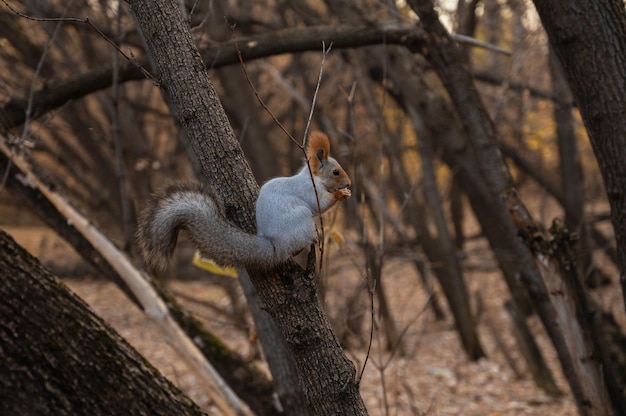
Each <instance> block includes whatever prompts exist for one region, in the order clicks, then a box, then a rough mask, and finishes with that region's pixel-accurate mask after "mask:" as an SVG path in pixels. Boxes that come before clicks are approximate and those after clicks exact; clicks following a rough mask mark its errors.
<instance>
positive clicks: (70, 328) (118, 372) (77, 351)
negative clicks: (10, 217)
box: [0, 230, 203, 415]
mask: <svg viewBox="0 0 626 416" xmlns="http://www.w3.org/2000/svg"><path fill="white" fill-rule="evenodd" d="M0 298H2V302H0V357H2V358H1V359H0V414H3V415H35V414H55V415H96V414H137V415H139V414H150V415H173V414H176V415H201V414H203V413H202V412H201V411H200V409H199V408H198V407H197V406H196V405H195V404H194V403H193V402H192V401H191V400H189V399H188V398H187V397H185V396H184V395H183V394H182V393H181V392H180V391H178V390H177V389H176V388H175V387H174V386H172V384H170V383H169V381H167V380H166V379H165V378H164V377H163V376H162V375H161V374H160V373H159V372H158V371H157V370H156V369H154V368H153V367H152V366H151V365H150V364H149V363H147V362H146V361H145V359H144V358H143V357H141V355H139V353H137V352H136V351H135V350H134V349H133V348H132V347H131V346H130V345H128V344H127V343H126V342H125V341H124V340H123V339H122V338H121V337H120V336H119V335H118V334H117V333H115V331H114V330H113V329H111V328H110V327H109V326H108V325H107V324H106V323H104V322H103V321H102V320H101V319H100V318H98V317H97V316H96V315H95V314H94V313H93V312H92V311H91V310H90V309H89V307H88V306H87V305H86V304H85V303H83V302H82V301H81V300H80V299H79V298H78V297H76V296H75V295H73V294H72V293H71V292H70V291H69V290H68V289H67V288H66V287H65V286H64V285H63V284H61V283H59V282H58V281H57V280H56V278H55V277H54V276H52V275H51V274H50V273H49V272H48V271H47V270H46V269H45V268H44V267H43V266H42V265H41V264H40V263H39V262H38V261H37V260H36V259H35V258H33V257H32V256H30V255H29V254H28V253H27V252H25V251H24V250H23V249H22V248H21V247H20V246H18V245H17V243H15V241H13V239H11V237H9V236H8V235H7V234H6V233H5V232H4V231H2V230H0Z"/></svg>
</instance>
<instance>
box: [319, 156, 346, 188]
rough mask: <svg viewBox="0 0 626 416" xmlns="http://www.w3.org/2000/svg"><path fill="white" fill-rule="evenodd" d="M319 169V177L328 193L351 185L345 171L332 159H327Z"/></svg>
mask: <svg viewBox="0 0 626 416" xmlns="http://www.w3.org/2000/svg"><path fill="white" fill-rule="evenodd" d="M320 168H321V171H322V172H321V175H320V176H321V177H322V178H323V180H324V184H325V185H326V190H327V191H328V192H335V191H338V190H339V189H344V188H348V187H349V186H350V185H352V182H350V178H349V177H348V174H347V173H346V171H345V170H343V168H342V167H341V165H340V164H339V162H337V161H336V160H335V159H333V158H332V157H329V158H328V159H327V160H326V161H325V162H324V163H323V164H322V165H321V167H320Z"/></svg>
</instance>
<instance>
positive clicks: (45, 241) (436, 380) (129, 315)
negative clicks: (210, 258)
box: [3, 227, 623, 416]
mask: <svg viewBox="0 0 626 416" xmlns="http://www.w3.org/2000/svg"><path fill="white" fill-rule="evenodd" d="M3 228H4V227H3ZM8 231H9V232H10V233H11V234H12V235H13V236H14V237H15V238H16V239H17V240H18V242H20V243H21V244H22V245H24V246H25V247H26V248H27V249H29V250H30V251H31V253H33V254H34V255H36V256H38V257H39V258H40V259H42V260H43V261H44V263H46V262H50V263H51V264H50V265H51V266H52V267H53V269H54V268H55V267H57V266H59V265H62V268H63V269H64V268H65V267H67V266H68V264H71V263H72V262H75V261H77V259H76V255H75V254H69V253H70V249H68V248H67V247H65V246H64V244H62V243H60V242H58V241H57V239H56V238H55V237H54V236H53V234H52V233H51V232H49V231H47V230H45V229H41V228H36V229H28V228H23V229H9V230H8ZM472 250H473V252H472V253H473V254H472V256H471V259H472V261H471V263H472V265H470V267H469V271H468V272H467V274H466V282H467V285H468V289H469V292H470V297H471V302H472V307H473V309H474V310H477V308H478V310H479V311H480V312H479V314H478V320H479V336H480V340H481V343H482V345H483V348H484V350H485V352H486V355H487V357H486V358H484V359H481V360H479V361H476V362H472V361H470V360H468V358H467V356H466V355H465V353H464V351H463V349H462V347H461V344H460V342H459V339H458V337H457V333H456V331H455V328H454V325H453V321H452V318H451V315H450V313H449V312H448V311H447V310H446V318H445V319H444V320H441V321H437V320H436V319H434V314H433V313H432V312H431V310H430V309H429V306H428V296H427V294H426V293H425V291H424V289H423V288H422V286H421V284H420V282H419V279H418V278H417V276H416V272H415V270H414V268H413V266H412V265H411V264H412V262H411V261H409V259H401V258H396V259H393V260H388V261H386V263H385V266H384V268H383V279H384V285H385V291H386V296H387V299H388V301H389V304H390V307H391V313H392V316H393V319H394V322H395V323H396V327H397V328H398V331H399V332H402V333H403V336H402V349H401V351H400V350H396V351H393V352H389V351H386V350H385V349H384V348H383V346H384V339H385V338H384V333H383V331H378V330H376V331H374V336H373V341H372V349H371V353H370V356H369V360H368V363H367V366H366V368H365V373H364V378H363V381H362V395H363V398H364V400H365V402H366V404H367V406H368V409H369V412H370V414H371V415H528V416H530V415H537V416H539V415H575V414H577V412H576V407H575V403H574V401H573V399H572V397H571V394H570V392H569V390H568V387H567V384H566V382H565V381H564V379H563V376H562V373H561V370H560V367H559V364H558V360H557V358H556V356H555V354H554V352H553V349H552V347H551V345H550V342H549V341H548V340H547V338H546V336H545V334H544V333H543V329H542V327H541V324H540V323H539V321H538V320H537V318H535V317H533V318H530V321H529V322H530V325H531V328H532V329H533V333H534V334H535V335H536V337H537V339H538V342H539V344H540V346H541V348H542V352H543V354H544V357H545V358H546V361H547V362H548V364H549V366H550V368H551V369H552V371H553V373H554V376H555V378H556V380H557V384H558V385H559V387H560V388H561V389H562V390H563V392H564V395H563V396H561V397H558V398H552V397H549V396H547V395H546V394H545V393H544V392H542V391H541V390H540V389H539V388H537V387H536V386H535V385H534V383H533V381H532V379H531V377H530V375H529V373H528V372H527V371H526V369H525V366H524V364H523V362H522V360H521V357H520V355H519V351H518V349H517V348H516V345H515V340H514V338H513V336H512V334H511V330H510V323H509V321H508V318H507V317H506V314H505V312H504V309H503V303H504V301H505V300H506V299H507V298H508V294H507V290H506V287H505V285H504V283H503V282H502V278H501V277H500V275H499V273H498V272H497V270H496V269H495V266H494V265H493V260H492V259H491V258H490V257H489V255H488V250H487V249H486V247H480V244H479V243H477V244H475V245H474V247H473V248H472ZM331 251H332V250H331ZM481 255H482V256H485V257H484V258H483V259H481V258H480V257H481ZM350 258H351V256H345V255H344V256H342V259H339V256H336V255H332V253H331V255H330V256H329V257H328V258H327V259H326V262H327V264H328V265H330V269H331V270H332V273H329V276H330V277H329V278H328V281H327V285H328V286H327V287H328V289H327V297H326V302H325V305H324V306H325V308H326V309H327V310H328V314H329V315H330V316H331V320H332V322H334V323H337V325H339V327H341V325H342V324H341V322H339V319H338V318H337V317H340V316H343V315H345V313H346V309H345V299H347V298H349V297H350V296H351V294H352V293H353V292H354V290H355V288H356V287H359V285H360V283H361V281H362V277H361V276H362V272H361V268H360V267H359V266H358V263H359V262H358V261H353V260H350ZM54 263H56V265H55V264H54ZM79 269H80V268H79ZM57 273H58V274H60V275H62V274H63V273H62V271H57ZM85 273H86V274H84V273H83V272H82V271H80V272H79V273H78V276H77V275H76V274H74V276H73V277H69V278H64V281H65V283H66V284H67V285H68V286H69V287H70V288H71V289H72V290H73V291H75V292H76V293H77V294H78V295H79V296H80V297H82V298H83V299H84V300H85V301H86V302H87V303H88V304H89V305H91V307H92V308H93V309H94V310H95V311H96V313H97V314H98V315H100V316H101V317H102V318H103V319H104V320H105V321H107V322H108V323H109V324H110V325H111V326H112V327H113V328H115V329H116V330H117V331H118V332H119V333H120V334H121V335H122V336H123V337H124V338H125V339H126V340H128V341H129V342H130V343H131V344H132V345H133V346H134V347H135V348H136V349H137V350H138V351H139V352H140V353H141V354H142V355H144V357H146V358H147V359H148V361H150V362H151V363H152V364H153V365H154V366H155V367H157V368H158V369H159V370H160V371H161V372H162V373H163V374H164V375H165V376H166V377H168V378H169V379H170V380H171V381H172V382H173V383H174V384H176V385H178V386H179V387H180V388H181V390H183V391H184V392H185V393H187V394H188V395H189V396H190V397H191V398H192V399H193V400H194V401H196V403H198V405H200V406H201V407H202V408H203V409H205V410H206V411H207V412H208V413H209V414H220V413H219V411H217V409H216V408H214V407H213V406H212V405H211V401H210V399H209V398H208V396H207V394H206V393H205V392H204V390H203V387H202V385H201V384H200V383H199V382H198V380H197V378H196V376H195V375H194V373H193V371H191V370H190V368H189V367H188V366H187V364H186V363H185V362H184V361H182V360H181V358H180V357H179V356H178V354H177V353H176V352H175V351H174V350H173V349H172V348H170V347H169V345H167V343H166V342H165V337H164V335H163V334H162V333H161V332H160V330H159V328H158V327H157V326H156V324H154V323H153V322H152V321H151V320H150V319H149V318H147V317H146V316H145V315H143V314H142V313H141V312H140V311H139V310H138V309H137V308H136V307H135V306H134V305H133V304H131V303H130V301H128V300H127V299H126V298H125V296H124V295H123V294H122V292H121V291H120V290H118V289H117V288H116V287H115V286H114V285H113V284H111V283H109V282H107V281H105V280H103V279H98V278H95V277H93V275H91V274H89V273H88V272H87V271H86V272H85ZM193 274H196V275H197V274H198V273H193ZM210 282H211V280H210V279H189V278H188V279H170V280H168V281H167V286H168V287H169V289H170V290H171V291H172V292H174V293H175V294H177V295H179V298H180V299H181V301H182V303H183V305H184V306H185V307H186V308H188V309H189V310H192V311H193V312H194V313H195V314H196V316H197V317H198V318H200V319H201V320H203V321H204V322H205V324H206V325H207V327H208V328H209V329H210V330H211V331H214V333H216V334H217V335H218V336H220V337H222V338H223V340H224V341H225V342H226V343H227V344H228V345H229V346H230V347H231V348H233V349H235V350H237V351H238V352H239V353H241V354H242V355H244V356H253V355H254V351H256V348H257V346H256V345H254V344H253V343H251V342H250V340H249V336H248V335H249V334H248V330H247V329H246V328H242V325H241V321H237V320H236V319H235V318H234V317H233V308H232V302H231V300H230V298H229V296H227V294H226V292H225V291H224V289H223V288H222V287H221V286H219V285H215V284H210ZM612 285H613V286H614V287H607V288H604V289H603V290H602V292H603V294H602V295H601V296H602V297H603V303H604V304H605V305H609V306H610V307H611V309H612V310H614V311H620V308H621V310H622V311H623V307H622V303H621V299H620V297H619V294H620V290H619V288H618V285H619V283H618V282H617V281H614V282H613V283H612ZM236 296H239V297H241V296H242V295H241V294H238V295H236ZM240 300H242V298H241V299H240ZM441 304H442V305H443V306H444V309H446V307H445V302H444V301H443V299H442V300H441ZM357 310H358V311H360V313H361V314H362V315H363V317H364V319H363V323H362V328H363V336H362V337H361V340H362V341H363V340H364V341H365V342H364V343H363V344H360V343H359V342H355V340H357V339H358V338H354V337H353V338H352V342H350V344H351V346H350V348H348V349H347V354H348V356H349V357H350V358H351V359H352V360H353V361H354V362H355V364H356V366H357V368H360V367H361V366H362V363H363V361H364V358H365V354H366V350H367V341H368V338H369V328H370V325H371V319H370V306H369V297H368V295H367V290H365V289H363V296H362V297H361V304H360V305H359V306H358V307H357ZM620 319H623V317H621V318H620ZM237 322H239V323H237ZM622 322H623V320H622ZM498 338H499V341H500V342H503V343H504V346H502V345H499V343H498V342H499V341H498ZM504 351H506V353H508V354H510V356H511V357H512V359H513V360H514V362H515V364H516V367H518V371H519V372H520V373H521V376H517V375H516V373H515V371H513V369H512V367H511V365H510V364H509V363H508V362H507V360H506V357H505V353H504ZM259 366H260V367H263V363H262V361H259Z"/></svg>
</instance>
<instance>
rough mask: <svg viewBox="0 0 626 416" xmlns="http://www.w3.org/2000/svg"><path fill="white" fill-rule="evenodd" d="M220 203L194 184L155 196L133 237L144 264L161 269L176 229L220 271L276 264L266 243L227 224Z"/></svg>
mask: <svg viewBox="0 0 626 416" xmlns="http://www.w3.org/2000/svg"><path fill="white" fill-rule="evenodd" d="M220 201H221V200H220V199H219V197H217V196H216V195H215V193H214V192H213V190H211V189H210V188H207V187H204V186H202V185H199V184H175V185H170V186H169V187H167V188H165V189H164V190H163V191H162V192H160V193H159V194H156V195H155V196H154V197H153V198H152V199H151V200H150V201H149V203H148V205H147V207H146V209H145V210H144V211H143V212H142V213H141V215H140V218H139V229H138V232H137V235H138V239H139V246H140V249H141V251H142V252H143V255H144V259H145V261H146V262H147V263H148V264H149V265H150V266H152V267H156V268H163V267H164V266H165V265H166V264H167V262H168V260H169V259H170V258H171V256H172V254H173V253H174V248H175V247H176V241H177V239H178V233H179V231H180V230H181V229H184V230H185V231H186V232H187V235H188V236H189V237H190V238H191V240H192V241H193V242H194V243H195V244H196V245H197V247H198V249H199V250H200V252H201V253H202V255H203V256H205V257H207V258H210V259H212V260H214V261H215V262H216V263H218V264H220V265H222V266H238V265H241V266H253V267H267V266H269V265H271V264H273V263H275V262H276V261H278V260H280V259H276V258H275V255H274V246H273V244H272V243H271V242H270V241H269V240H268V239H266V238H263V237H259V236H257V235H254V234H248V233H246V232H244V231H242V230H240V229H239V228H237V227H235V226H234V225H232V224H230V223H229V222H228V220H227V219H226V217H225V216H224V214H223V208H222V205H221V202H220Z"/></svg>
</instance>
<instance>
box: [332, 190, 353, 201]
mask: <svg viewBox="0 0 626 416" xmlns="http://www.w3.org/2000/svg"><path fill="white" fill-rule="evenodd" d="M351 195H352V192H351V191H350V190H349V189H348V188H342V189H338V190H337V192H335V197H336V198H337V200H339V201H341V200H343V199H348V198H350V196H351Z"/></svg>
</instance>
